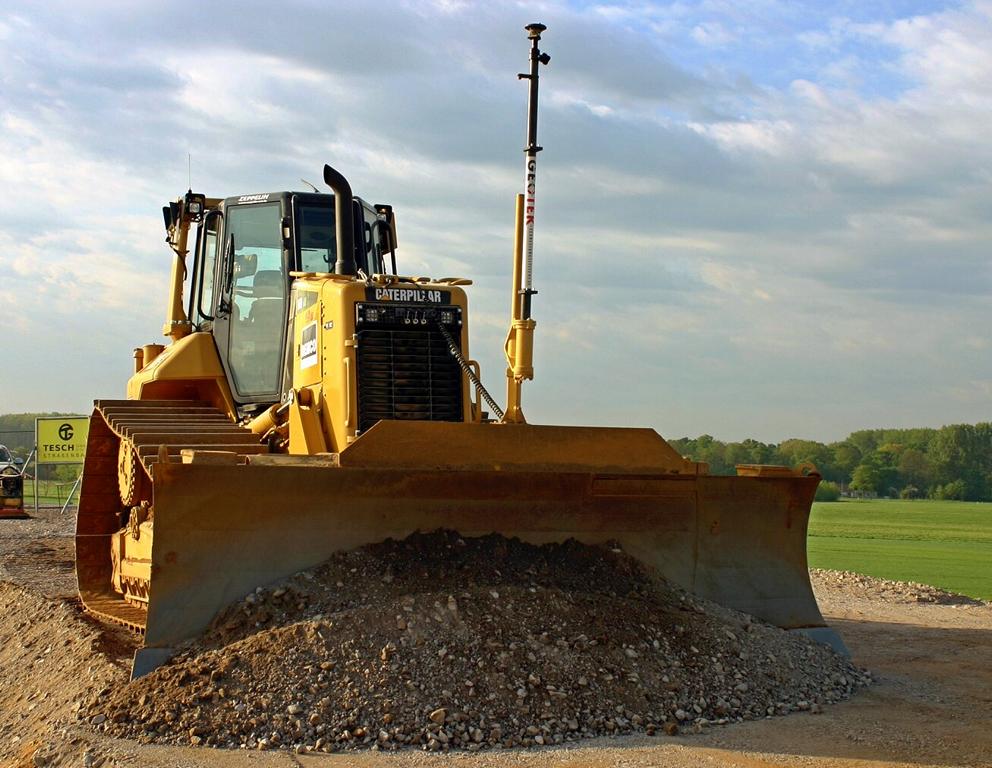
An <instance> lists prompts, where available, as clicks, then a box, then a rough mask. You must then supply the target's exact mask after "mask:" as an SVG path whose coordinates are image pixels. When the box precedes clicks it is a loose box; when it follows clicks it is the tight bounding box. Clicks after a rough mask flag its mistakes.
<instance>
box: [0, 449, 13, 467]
mask: <svg viewBox="0 0 992 768" xmlns="http://www.w3.org/2000/svg"><path fill="white" fill-rule="evenodd" d="M11 461H13V459H11V458H10V451H8V450H7V449H6V448H5V447H4V446H2V445H0V462H6V463H10V462H11Z"/></svg>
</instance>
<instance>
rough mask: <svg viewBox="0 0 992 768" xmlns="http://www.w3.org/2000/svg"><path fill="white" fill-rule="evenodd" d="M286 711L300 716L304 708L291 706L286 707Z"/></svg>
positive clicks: (296, 705)
mask: <svg viewBox="0 0 992 768" xmlns="http://www.w3.org/2000/svg"><path fill="white" fill-rule="evenodd" d="M286 711H287V712H288V713H289V714H291V715H298V714H300V712H302V711H303V707H301V706H300V705H299V704H290V705H289V706H288V707H286Z"/></svg>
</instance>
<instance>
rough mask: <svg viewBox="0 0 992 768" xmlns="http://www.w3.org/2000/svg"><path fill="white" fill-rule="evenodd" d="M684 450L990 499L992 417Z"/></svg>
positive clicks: (3, 420)
mask: <svg viewBox="0 0 992 768" xmlns="http://www.w3.org/2000/svg"><path fill="white" fill-rule="evenodd" d="M68 415H71V414H65V413H12V414H3V415H0V444H5V445H6V446H7V447H8V448H10V449H11V450H12V451H13V452H14V453H15V454H17V455H20V456H21V457H22V458H24V457H26V456H27V454H28V453H29V452H30V450H31V447H32V446H33V445H34V420H35V417H36V416H68ZM671 443H672V445H673V446H674V447H675V449H676V450H677V451H678V452H679V453H681V454H682V455H683V456H688V457H689V458H691V459H692V460H694V461H705V462H707V463H708V464H709V465H710V472H711V473H712V474H714V475H732V474H734V473H735V467H736V466H737V465H738V464H785V465H786V466H790V467H794V466H796V465H798V464H801V463H803V462H812V463H813V464H815V465H816V468H817V469H818V470H819V471H820V474H822V475H823V480H824V482H822V483H821V484H820V490H819V492H818V496H817V498H820V499H829V498H831V497H832V498H837V497H838V496H839V495H840V493H841V490H848V489H850V490H852V491H857V492H860V493H867V494H874V495H878V496H891V497H901V498H907V499H914V498H931V499H959V500H966V501H992V423H987V422H986V423H981V424H952V425H950V426H946V427H941V428H940V429H926V428H918V429H862V430H860V431H858V432H852V433H851V434H850V435H848V437H847V438H846V439H844V440H841V441H839V442H836V443H820V442H817V441H815V440H799V439H791V440H784V441H782V442H781V443H778V444H775V443H762V442H759V441H758V440H751V439H748V440H744V441H742V442H739V443H724V442H721V441H720V440H716V439H715V438H713V437H711V436H710V435H702V436H700V437H697V438H689V437H683V438H680V439H678V440H672V441H671Z"/></svg>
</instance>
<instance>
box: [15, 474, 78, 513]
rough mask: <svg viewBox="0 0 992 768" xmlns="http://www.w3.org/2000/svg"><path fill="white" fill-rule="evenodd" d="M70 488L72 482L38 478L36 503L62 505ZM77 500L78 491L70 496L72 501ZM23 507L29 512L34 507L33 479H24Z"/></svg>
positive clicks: (47, 505)
mask: <svg viewBox="0 0 992 768" xmlns="http://www.w3.org/2000/svg"><path fill="white" fill-rule="evenodd" d="M71 489H72V482H71V481H69V482H66V481H65V480H39V481H38V504H39V505H40V506H43V507H51V506H56V505H57V506H60V507H61V506H62V505H63V504H65V500H66V497H67V496H68V495H69V491H70V490H71ZM78 500H79V491H78V489H77V491H76V493H75V494H74V495H73V497H72V503H73V505H75V503H76V502H77V501H78ZM24 507H25V509H27V510H28V511H29V512H30V511H31V510H32V509H34V480H25V481H24Z"/></svg>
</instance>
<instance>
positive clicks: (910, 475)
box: [897, 448, 933, 489]
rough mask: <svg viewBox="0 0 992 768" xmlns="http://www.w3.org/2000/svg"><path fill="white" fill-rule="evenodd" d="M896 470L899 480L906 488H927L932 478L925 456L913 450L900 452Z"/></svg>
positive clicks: (908, 449)
mask: <svg viewBox="0 0 992 768" xmlns="http://www.w3.org/2000/svg"><path fill="white" fill-rule="evenodd" d="M897 469H898V470H899V478H900V479H901V480H902V482H903V484H904V485H905V486H906V487H915V488H916V489H919V488H927V487H928V486H929V485H930V483H931V478H932V477H933V473H932V472H931V470H930V462H929V461H928V460H927V457H926V454H924V453H923V452H922V451H918V450H916V449H915V448H907V449H906V450H904V451H903V452H902V455H901V456H900V457H899V463H898V465H897Z"/></svg>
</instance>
